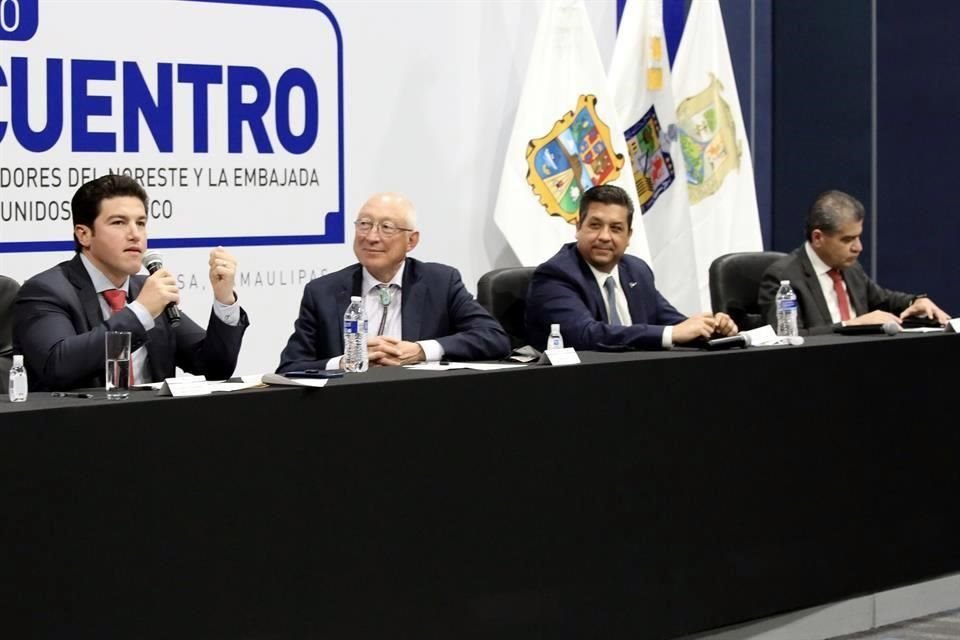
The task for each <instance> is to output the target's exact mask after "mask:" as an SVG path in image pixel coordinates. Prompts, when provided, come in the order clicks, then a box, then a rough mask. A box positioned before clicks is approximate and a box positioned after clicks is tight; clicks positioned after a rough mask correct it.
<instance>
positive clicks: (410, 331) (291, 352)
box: [277, 258, 510, 373]
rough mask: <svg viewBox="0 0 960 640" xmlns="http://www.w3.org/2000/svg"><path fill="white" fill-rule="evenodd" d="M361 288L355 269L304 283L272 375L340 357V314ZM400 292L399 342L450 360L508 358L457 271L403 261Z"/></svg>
mask: <svg viewBox="0 0 960 640" xmlns="http://www.w3.org/2000/svg"><path fill="white" fill-rule="evenodd" d="M362 286H363V267H361V265H360V264H355V265H352V266H349V267H347V268H346V269H341V270H340V271H337V272H335V273H331V274H327V275H325V276H323V277H320V278H317V279H316V280H313V281H311V282H309V283H308V284H307V286H306V287H305V288H304V290H303V300H301V302H300V316H299V317H298V318H297V321H296V323H295V324H294V327H293V335H291V336H290V340H289V341H287V346H286V348H284V350H283V353H282V354H281V355H280V366H279V367H278V368H277V373H283V372H285V371H296V370H299V369H323V368H324V366H326V363H327V360H329V359H330V358H333V357H336V356H339V355H342V354H343V314H344V313H345V312H346V310H347V307H348V306H349V304H350V296H359V295H362V292H361V291H360V289H361V287H362ZM401 291H402V295H403V297H402V299H401V307H400V319H401V324H402V325H403V335H402V336H400V337H401V338H402V339H403V340H407V341H410V342H416V341H418V340H436V341H437V342H439V343H440V346H442V347H443V351H444V357H445V358H447V359H449V360H497V359H500V358H504V357H506V356H507V355H509V353H510V341H509V339H508V338H507V334H506V333H504V331H503V328H502V327H501V326H500V323H499V322H497V321H496V320H494V319H493V317H492V316H491V315H490V314H489V313H487V311H486V310H485V309H484V308H483V307H481V306H480V305H479V304H478V303H477V302H476V300H474V299H473V296H472V295H470V293H469V292H468V291H467V290H466V288H465V287H464V286H463V282H462V281H461V280H460V273H459V272H458V271H457V270H456V269H454V268H452V267H448V266H445V265H442V264H436V263H431V262H420V261H419V260H414V259H413V258H407V259H406V265H405V266H404V268H403V285H402V288H401Z"/></svg>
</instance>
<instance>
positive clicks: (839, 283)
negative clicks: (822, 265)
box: [827, 269, 850, 322]
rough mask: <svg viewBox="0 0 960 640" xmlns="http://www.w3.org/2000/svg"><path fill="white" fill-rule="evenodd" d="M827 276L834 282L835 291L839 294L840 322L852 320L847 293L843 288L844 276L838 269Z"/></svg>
mask: <svg viewBox="0 0 960 640" xmlns="http://www.w3.org/2000/svg"><path fill="white" fill-rule="evenodd" d="M827 275H828V276H830V279H831V280H833V291H834V292H835V293H836V294H837V305H839V307H840V320H841V322H842V321H845V320H849V319H850V305H849V303H848V302H847V292H846V290H844V288H843V274H842V273H840V272H839V271H838V270H837V269H830V271H827Z"/></svg>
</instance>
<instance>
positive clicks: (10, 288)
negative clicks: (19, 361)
mask: <svg viewBox="0 0 960 640" xmlns="http://www.w3.org/2000/svg"><path fill="white" fill-rule="evenodd" d="M19 290H20V284H19V283H18V282H17V281H16V280H13V279H11V278H8V277H6V276H0V393H6V392H7V376H9V374H10V365H11V364H12V363H13V359H12V358H11V356H12V355H13V300H14V298H16V297H17V291H19Z"/></svg>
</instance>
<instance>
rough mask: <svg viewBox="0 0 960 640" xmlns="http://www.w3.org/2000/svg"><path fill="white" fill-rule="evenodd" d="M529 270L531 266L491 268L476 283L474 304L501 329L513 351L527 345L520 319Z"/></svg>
mask: <svg viewBox="0 0 960 640" xmlns="http://www.w3.org/2000/svg"><path fill="white" fill-rule="evenodd" d="M533 271H534V267H507V268H505V269H494V270H493V271H489V272H487V273H485V274H483V277H482V278H480V281H479V282H478V283H477V302H479V303H480V305H481V306H482V307H483V308H484V309H486V310H487V311H489V312H490V315H492V316H493V317H494V318H496V319H497V321H498V322H499V323H500V324H501V326H503V330H504V331H506V332H507V335H508V336H510V346H511V348H514V349H516V348H517V347H522V346H524V345H525V344H527V332H526V329H525V328H524V318H523V316H524V313H525V312H526V309H527V287H528V286H529V285H530V278H531V277H533Z"/></svg>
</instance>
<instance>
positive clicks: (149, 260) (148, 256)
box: [140, 250, 163, 271]
mask: <svg viewBox="0 0 960 640" xmlns="http://www.w3.org/2000/svg"><path fill="white" fill-rule="evenodd" d="M140 262H142V263H143V266H144V267H146V268H147V270H148V271H149V270H150V265H151V264H156V265H158V266H163V256H162V255H160V252H159V251H152V250H148V251H146V252H145V253H144V254H143V258H142V259H141V260H140Z"/></svg>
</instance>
